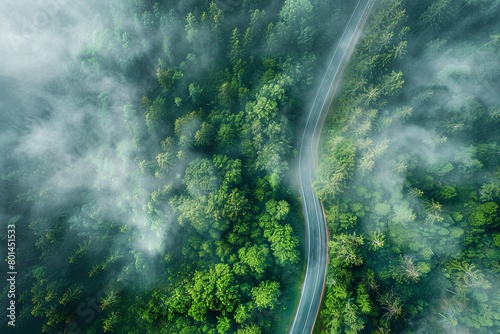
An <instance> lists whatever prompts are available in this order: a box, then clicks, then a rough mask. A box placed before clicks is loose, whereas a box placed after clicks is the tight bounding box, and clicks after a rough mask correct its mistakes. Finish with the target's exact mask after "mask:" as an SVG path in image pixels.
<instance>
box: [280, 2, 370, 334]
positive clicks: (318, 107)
mask: <svg viewBox="0 0 500 334" xmlns="http://www.w3.org/2000/svg"><path fill="white" fill-rule="evenodd" d="M375 1H376V0H358V2H357V4H356V7H355V8H354V11H353V13H352V15H351V17H350V19H349V22H348V23H347V25H346V28H345V30H344V32H343V34H342V36H341V37H340V40H339V42H338V45H337V47H336V48H335V50H334V52H333V55H332V57H331V58H330V62H329V64H328V67H327V69H326V71H325V75H324V76H323V80H322V81H321V84H320V86H319V88H318V91H317V93H316V96H315V98H314V100H313V102H312V105H311V109H310V110H309V114H308V116H307V121H306V124H305V128H304V134H303V136H302V141H301V145H300V153H299V177H300V195H301V199H302V208H303V212H304V218H305V223H306V251H307V253H306V257H307V267H306V275H305V278H304V282H303V284H302V292H301V295H300V301H299V306H298V308H297V312H296V313H295V317H294V319H293V323H292V326H291V327H290V332H289V333H290V334H297V333H300V334H306V333H307V334H310V333H312V331H313V328H314V323H315V321H316V317H317V314H318V310H319V307H320V304H321V299H322V296H323V291H324V286H325V277H326V265H327V258H328V257H327V256H328V247H327V232H326V223H325V218H324V215H323V208H322V205H321V203H320V201H319V199H318V198H317V197H316V194H315V193H314V190H313V189H312V183H313V181H314V179H315V174H316V169H317V164H318V163H317V159H318V142H319V136H320V133H321V128H322V127H323V122H324V120H325V117H326V114H327V112H328V109H329V107H330V104H331V102H332V99H333V97H334V95H335V94H336V92H337V90H338V88H339V86H340V79H341V76H342V72H343V69H344V68H345V66H346V64H347V62H348V60H349V58H350V57H351V55H352V53H353V50H354V46H355V45H356V43H357V41H358V40H359V37H360V35H361V31H362V29H363V26H364V25H365V23H366V19H367V17H368V14H369V13H370V11H371V9H372V8H373V5H374V3H375Z"/></svg>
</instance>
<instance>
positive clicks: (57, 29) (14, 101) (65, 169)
mask: <svg viewBox="0 0 500 334" xmlns="http://www.w3.org/2000/svg"><path fill="white" fill-rule="evenodd" d="M114 5H117V4H114ZM0 6H1V7H0V17H1V18H2V19H1V20H0V46H1V48H2V53H1V56H0V57H1V58H0V87H1V104H0V108H1V113H0V115H1V122H0V127H1V129H0V131H1V132H0V133H1V136H0V145H1V147H0V151H1V152H2V153H3V154H2V157H1V161H0V166H2V167H12V166H17V168H19V169H20V170H22V171H24V172H26V174H25V175H23V176H22V178H21V179H15V178H13V177H12V176H10V177H9V175H8V174H6V172H8V169H9V168H2V171H3V173H4V174H3V175H2V178H3V179H5V180H8V181H9V182H10V185H11V184H12V183H16V182H17V183H18V184H17V186H27V187H30V188H31V189H38V190H40V194H39V195H40V197H39V198H37V196H36V195H35V198H33V199H32V206H31V208H30V210H29V211H30V212H29V213H26V216H25V217H23V219H24V220H25V221H29V220H30V219H36V218H37V217H38V216H39V215H42V214H46V215H47V214H48V215H56V214H57V213H58V212H60V211H61V210H62V211H64V210H66V211H67V209H68V208H71V206H72V205H73V204H74V201H76V202H77V203H78V202H81V201H82V196H84V197H85V198H88V199H92V200H91V201H92V202H93V203H99V205H100V209H99V210H100V212H99V216H98V217H97V216H96V217H95V218H96V220H95V223H96V224H97V223H98V220H99V219H111V220H114V221H117V222H120V223H121V224H125V225H128V226H130V227H132V228H134V229H138V230H139V231H140V232H139V234H138V235H140V238H137V239H136V240H134V242H133V243H134V245H133V246H132V247H133V248H136V249H140V250H144V251H146V252H147V253H150V254H154V253H157V252H158V251H161V250H162V246H160V243H161V242H162V241H163V240H162V239H161V238H160V237H159V236H160V235H163V233H162V232H164V231H157V233H156V234H155V233H153V232H151V229H150V227H149V225H150V224H149V222H148V218H147V212H146V211H145V209H144V207H145V206H146V204H147V201H148V197H147V196H145V197H144V196H142V195H144V194H149V193H151V189H153V187H154V182H153V180H152V179H151V178H150V177H148V176H147V175H142V174H141V173H140V171H139V166H138V161H136V160H135V159H136V157H137V152H136V148H134V145H133V140H134V134H133V133H131V131H129V128H127V122H126V121H128V122H129V123H134V122H137V121H138V120H137V119H134V117H137V116H134V115H131V117H130V118H129V119H128V120H125V117H124V112H123V110H124V107H125V106H126V105H127V104H129V103H131V102H135V101H136V100H138V99H140V94H141V93H142V92H143V91H144V90H145V89H147V86H146V87H141V86H133V85H131V84H130V82H127V80H126V79H125V78H124V77H123V75H122V74H120V72H119V71H115V72H112V71H107V72H106V74H105V75H103V76H97V75H96V70H98V69H96V68H92V63H91V62H90V63H86V64H83V65H82V63H81V62H79V61H78V60H79V59H82V57H88V56H89V55H90V56H91V55H92V53H93V52H100V51H99V50H100V45H99V43H102V42H101V40H102V35H101V34H102V30H103V28H104V27H105V26H106V25H107V24H108V23H109V22H107V21H106V18H105V16H103V15H101V13H103V12H104V11H106V10H108V11H109V5H108V6H106V2H100V1H92V2H91V1H79V2H75V1H66V0H47V1H38V2H33V1H27V0H26V1H3V2H2V4H1V5H0ZM115 14H116V15H119V14H120V12H119V11H118V10H117V11H115ZM114 19H115V20H121V22H122V23H123V24H131V22H128V20H129V19H126V16H124V17H123V18H120V17H115V18H114ZM147 51H148V50H147V48H137V49H136V50H130V49H128V50H122V52H123V53H122V54H121V55H120V54H118V55H116V56H117V57H127V55H129V54H144V53H145V52H147ZM103 56H105V55H103ZM150 65H151V66H152V67H153V66H155V64H150ZM75 73H77V75H76V76H75V75H74V74H75ZM75 77H77V78H78V79H77V81H70V80H74V79H75ZM96 97H97V99H98V100H99V101H100V102H101V103H100V104H99V105H96V103H95V100H96ZM129 125H130V124H129ZM26 175H29V176H28V177H26ZM137 175H140V177H137ZM5 186H6V185H5ZM13 188H14V189H17V190H19V189H22V188H15V187H13ZM145 190H149V192H145ZM140 191H142V194H138V193H137V192H140ZM10 200H11V202H10V205H15V204H13V203H12V200H13V198H10ZM84 201H85V200H84ZM5 204H7V203H5ZM125 208H127V209H132V211H133V212H135V214H134V215H130V214H129V213H128V212H127V210H125ZM3 210H6V207H3ZM71 212H72V213H71ZM129 212H130V211H129ZM66 214H68V212H67V213H66ZM69 214H76V215H78V211H76V212H75V211H74V210H72V209H70V211H69ZM69 221H71V219H69ZM47 224H48V223H47ZM45 228H49V226H46V227H45ZM72 228H77V229H78V226H77V225H74V226H73V227H72Z"/></svg>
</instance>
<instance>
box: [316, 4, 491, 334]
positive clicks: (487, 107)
mask: <svg viewBox="0 0 500 334" xmlns="http://www.w3.org/2000/svg"><path fill="white" fill-rule="evenodd" d="M498 17H500V2H498V1H489V0H477V1H459V0H457V1H452V0H436V1H430V0H425V1H403V0H395V1H385V2H384V3H383V4H382V6H381V8H379V11H378V12H377V13H376V15H375V16H374V17H373V18H372V20H371V21H370V22H369V26H368V27H367V28H366V30H365V36H364V40H363V41H362V42H361V43H360V45H359V47H358V49H357V50H356V53H355V55H354V56H353V58H352V60H351V63H350V64H349V66H348V69H347V73H346V77H345V82H344V85H343V90H342V93H341V94H340V95H339V96H338V98H337V99H336V100H335V101H334V102H333V104H332V106H331V111H330V114H329V117H328V119H327V121H326V124H325V126H324V128H323V135H322V140H321V144H320V149H321V153H320V159H319V160H320V166H319V169H318V176H317V179H316V181H315V184H314V187H315V189H316V192H317V194H318V196H319V197H320V199H321V200H322V202H323V204H324V207H325V213H326V217H327V223H328V227H329V231H330V234H331V235H330V240H329V258H330V261H329V264H328V273H327V280H326V291H325V297H324V300H323V306H322V310H321V312H320V317H319V320H318V322H317V324H316V328H315V331H316V332H317V333H373V334H375V333H378V334H381V333H498V332H499V331H500V312H499V310H500V290H499V289H498V287H499V285H500V264H499V261H500V219H499V204H500V155H499V154H500V146H499V145H498V141H499V139H500V127H499V121H500V98H499V96H498V91H500V82H499V81H498V78H499V77H500V61H499V56H500V25H499V21H498Z"/></svg>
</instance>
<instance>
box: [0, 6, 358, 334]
mask: <svg viewBox="0 0 500 334" xmlns="http://www.w3.org/2000/svg"><path fill="white" fill-rule="evenodd" d="M7 5H8V6H9V8H7ZM351 6H352V5H351V4H350V3H349V1H333V2H328V1H315V0H312V1H310V0H286V1H273V2H271V3H269V2H266V1H261V0H254V1H250V0H243V1H232V0H228V1H175V2H174V1H148V0H128V1H118V0H116V1H114V0H111V1H101V2H99V3H96V2H90V3H89V2H87V3H86V2H81V3H74V2H68V1H63V0H58V1H41V2H38V3H36V4H35V3H33V2H31V1H19V2H13V1H7V2H6V3H5V4H4V6H3V7H2V8H1V9H2V10H3V9H5V8H7V9H6V10H8V12H2V15H3V16H4V17H5V20H4V22H3V23H2V24H1V27H2V29H4V28H5V27H6V26H7V25H8V23H10V24H11V26H8V28H9V29H10V31H9V34H7V35H5V36H6V38H8V39H9V38H10V42H11V46H12V49H6V52H7V53H6V58H8V59H7V60H6V63H5V64H3V65H2V67H1V74H2V76H0V78H1V81H0V86H1V87H2V92H1V97H2V103H1V104H0V106H1V108H2V116H1V117H2V122H1V123H2V125H1V126H2V130H3V134H2V135H1V137H0V144H1V150H2V153H4V155H3V157H2V160H1V161H0V162H1V175H0V187H1V195H0V196H1V200H2V207H1V211H0V217H1V218H2V229H4V228H6V226H7V224H9V225H15V226H16V236H17V248H16V252H17V253H16V261H17V272H18V276H17V280H16V297H15V300H16V301H17V304H16V305H17V318H16V326H15V327H10V328H8V330H9V332H17V333H26V332H27V331H29V332H32V333H35V332H36V333H38V332H41V333H102V332H116V333H240V334H243V333H245V334H250V333H254V334H257V333H272V332H283V331H285V329H286V328H287V327H288V326H289V323H290V320H291V316H292V313H293V310H294V307H295V305H296V301H297V298H298V295H299V285H300V281H301V280H302V273H303V264H304V254H303V253H302V252H301V249H302V247H303V245H302V244H301V241H300V240H302V238H301V237H300V235H301V233H303V232H302V231H303V221H302V215H301V208H300V205H299V203H300V201H299V198H298V195H297V194H298V192H297V191H296V190H294V189H293V187H292V186H290V184H291V183H290V182H289V179H290V178H293V177H294V175H291V174H293V173H290V164H291V162H292V161H293V159H294V157H295V155H296V149H295V147H296V139H295V138H296V135H295V132H296V131H297V128H299V126H298V125H297V124H298V123H299V122H298V121H299V120H300V118H301V115H302V110H303V108H304V105H305V100H306V97H307V92H308V91H309V90H310V89H311V87H312V83H313V73H314V71H315V69H316V68H317V67H320V65H321V64H319V65H318V63H319V62H318V61H317V59H320V60H321V59H322V57H323V56H324V54H326V53H327V51H328V50H329V49H330V48H331V46H332V45H333V43H334V41H335V38H336V37H337V35H338V33H337V32H338V31H340V29H341V28H342V27H343V25H344V23H345V18H344V17H345V15H343V14H342V13H344V12H349V11H350V10H351ZM4 7H5V8H4ZM6 22H7V23H6ZM2 41H4V40H2ZM4 222H5V225H4ZM4 232H5V233H4ZM6 238H7V232H6V231H4V230H2V235H1V239H0V240H2V245H3V244H4V243H5V244H6V243H7V240H6ZM1 252H2V253H1V254H5V253H4V252H5V249H4V248H2V250H1ZM4 256H5V258H6V255H2V257H4ZM6 272H7V270H5V271H3V273H2V275H4V273H6ZM2 277H4V276H2ZM7 294H8V286H6V287H5V288H4V289H3V290H2V294H1V302H0V305H1V307H2V309H3V310H5V309H6V308H7V303H8V301H9V299H8V298H7ZM3 314H4V315H5V313H3ZM2 328H4V324H2ZM2 332H3V330H2Z"/></svg>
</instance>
